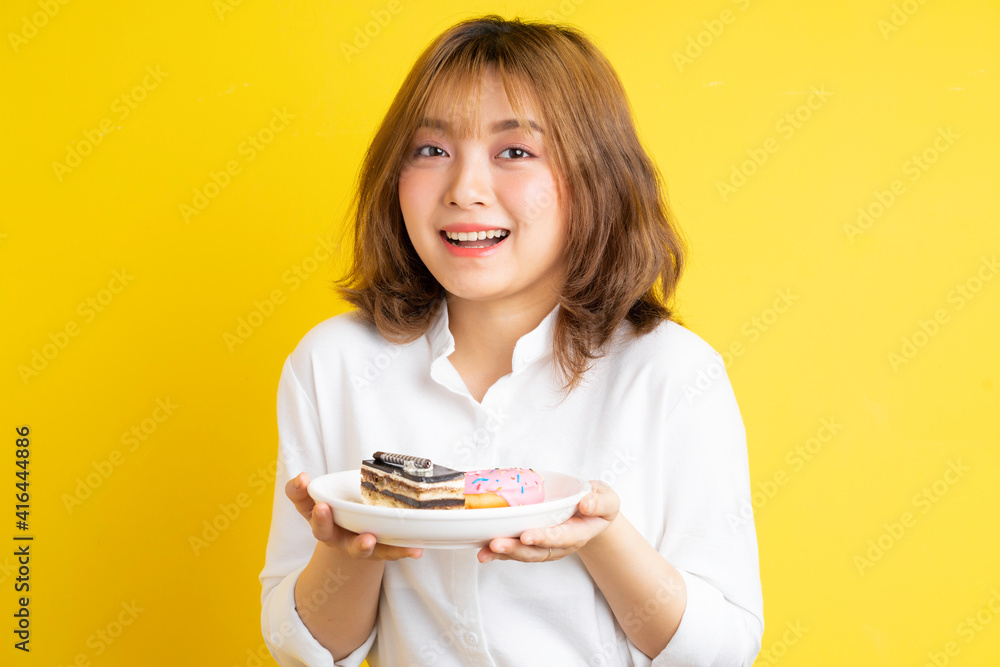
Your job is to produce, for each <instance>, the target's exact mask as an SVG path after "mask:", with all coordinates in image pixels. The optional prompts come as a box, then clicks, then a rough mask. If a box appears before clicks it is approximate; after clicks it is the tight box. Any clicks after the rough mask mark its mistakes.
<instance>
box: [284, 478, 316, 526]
mask: <svg viewBox="0 0 1000 667" xmlns="http://www.w3.org/2000/svg"><path fill="white" fill-rule="evenodd" d="M308 486H309V474H308V473H305V472H301V473H299V474H298V475H296V476H295V477H293V478H292V479H290V480H288V483H287V484H285V495H286V496H288V499H289V500H291V501H292V503H293V504H294V505H295V509H296V510H298V512H299V514H301V515H302V516H304V517H305V518H306V519H308V518H309V516H310V514H311V513H312V509H313V505H315V504H316V502H315V501H314V500H313V499H312V496H310V495H309V491H308V490H307V489H306V487H308Z"/></svg>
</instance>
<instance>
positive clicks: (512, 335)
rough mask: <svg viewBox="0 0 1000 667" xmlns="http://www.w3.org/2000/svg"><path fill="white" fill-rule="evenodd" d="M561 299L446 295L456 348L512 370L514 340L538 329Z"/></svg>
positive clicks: (494, 365) (450, 326)
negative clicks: (480, 298) (478, 298)
mask: <svg viewBox="0 0 1000 667" xmlns="http://www.w3.org/2000/svg"><path fill="white" fill-rule="evenodd" d="M557 303H558V300H557V298H556V296H555V295H552V296H551V297H550V298H535V299H533V300H530V301H519V302H517V303H510V302H499V301H469V300H467V299H460V298H458V297H454V296H452V295H451V294H448V295H447V306H448V328H449V329H450V330H451V335H452V336H453V337H454V338H455V352H456V353H458V354H460V355H461V356H462V357H463V358H466V359H478V360H481V362H482V363H483V365H484V366H492V367H494V368H496V367H498V366H504V367H505V368H506V370H507V371H508V372H509V371H510V366H511V361H512V358H513V353H514V344H515V343H517V341H518V339H519V338H521V337H522V336H524V335H525V334H526V333H528V332H529V331H532V330H533V329H535V328H536V327H537V326H538V325H539V324H540V323H541V321H542V320H543V319H545V316H546V315H548V314H549V313H550V312H552V309H553V308H555V307H556V304H557Z"/></svg>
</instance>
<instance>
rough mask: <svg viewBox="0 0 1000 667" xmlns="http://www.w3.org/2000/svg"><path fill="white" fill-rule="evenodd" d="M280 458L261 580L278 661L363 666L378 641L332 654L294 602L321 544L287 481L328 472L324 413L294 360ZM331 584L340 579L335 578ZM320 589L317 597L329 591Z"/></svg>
mask: <svg viewBox="0 0 1000 667" xmlns="http://www.w3.org/2000/svg"><path fill="white" fill-rule="evenodd" d="M277 408H278V413H277V414H278V460H277V470H276V473H275V480H274V503H273V509H272V515H271V529H270V534H269V536H268V540H267V553H266V557H265V563H264V568H263V570H262V571H261V573H260V582H261V631H262V633H263V635H264V642H265V644H266V645H267V648H268V650H269V651H270V652H271V655H272V656H273V657H274V659H275V661H277V663H278V664H279V665H282V666H283V667H335V666H336V667H358V666H359V665H360V664H361V663H362V662H363V661H364V659H365V656H366V655H367V654H368V650H369V649H370V648H371V646H372V644H373V643H374V641H375V630H374V629H372V632H371V635H370V636H369V637H368V639H367V641H366V642H365V643H364V644H363V645H362V646H360V647H359V648H358V649H357V650H356V651H355V652H354V653H352V654H351V655H349V656H347V657H346V658H344V659H343V660H339V661H336V662H334V659H333V656H332V655H331V654H330V652H329V651H328V650H327V649H326V648H324V647H323V645H322V644H320V643H319V641H317V640H316V638H315V637H313V636H312V634H311V633H310V632H309V629H308V628H307V627H306V625H305V624H304V623H303V622H302V618H301V617H300V616H299V612H298V611H297V609H296V606H295V583H296V582H297V581H298V578H299V574H301V572H302V570H304V569H305V566H306V565H307V564H308V562H309V559H310V558H311V557H312V553H313V550H314V549H315V546H316V538H315V537H313V534H312V529H311V528H310V526H309V522H308V521H306V520H305V519H304V518H303V517H302V515H301V514H299V512H298V511H297V510H296V509H295V506H294V505H293V504H292V502H291V501H290V500H289V499H288V497H287V496H286V495H285V484H287V482H288V480H289V479H291V478H292V477H294V476H296V475H298V474H299V473H300V472H303V471H305V472H307V473H309V476H310V479H315V478H316V477H318V476H319V475H322V474H325V473H326V472H327V469H326V468H327V466H326V460H325V457H324V453H323V452H324V449H323V444H322V437H321V433H320V425H319V418H318V415H317V412H316V408H315V406H314V404H313V402H312V401H311V400H310V399H309V396H308V395H307V394H306V392H305V390H304V389H303V388H302V385H301V384H300V383H299V381H298V379H297V378H296V376H295V373H294V371H293V370H292V366H291V363H290V361H289V360H286V361H285V365H284V367H283V368H282V371H281V379H280V380H279V382H278V404H277ZM330 581H331V584H332V585H336V580H335V579H334V578H331V580H330ZM327 593H328V592H327V591H323V590H317V591H314V592H313V595H315V596H316V597H317V600H318V599H320V598H321V597H322V596H324V595H325V594H327Z"/></svg>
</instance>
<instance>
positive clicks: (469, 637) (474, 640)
mask: <svg viewBox="0 0 1000 667" xmlns="http://www.w3.org/2000/svg"><path fill="white" fill-rule="evenodd" d="M465 643H467V644H468V645H469V646H475V645H476V644H478V643H479V635H477V634H476V633H475V632H467V633H465Z"/></svg>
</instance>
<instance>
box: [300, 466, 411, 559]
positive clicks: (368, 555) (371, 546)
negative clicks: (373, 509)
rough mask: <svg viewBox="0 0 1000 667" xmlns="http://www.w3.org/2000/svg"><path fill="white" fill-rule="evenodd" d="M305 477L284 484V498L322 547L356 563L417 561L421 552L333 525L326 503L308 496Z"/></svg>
mask: <svg viewBox="0 0 1000 667" xmlns="http://www.w3.org/2000/svg"><path fill="white" fill-rule="evenodd" d="M308 486H309V474H308V473H305V472H301V473H299V474H298V475H296V476H295V477H293V478H292V479H290V480H288V483H287V484H285V495H286V496H288V499H289V500H291V501H292V503H294V504H295V509H297V510H298V511H299V514H301V515H302V516H303V517H304V518H305V520H306V521H308V522H309V525H310V526H312V532H313V536H314V537H315V538H316V539H317V540H319V541H320V542H323V543H324V544H326V545H328V546H330V547H333V548H336V549H340V550H343V551H345V552H346V553H347V554H349V555H350V556H351V558H356V559H358V560H383V561H385V560H399V559H401V558H420V556H421V555H422V554H423V549H413V548H409V547H394V546H390V545H388V544H379V543H378V542H377V540H376V538H375V536H374V535H372V534H371V533H362V534H360V535H359V534H358V533H353V532H351V531H349V530H347V529H345V528H341V527H340V526H338V525H337V524H335V523H334V522H333V508H332V507H330V506H329V505H328V504H326V503H317V502H316V501H314V500H313V499H312V496H310V495H309V492H308V491H307V490H306V488H307V487H308Z"/></svg>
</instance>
